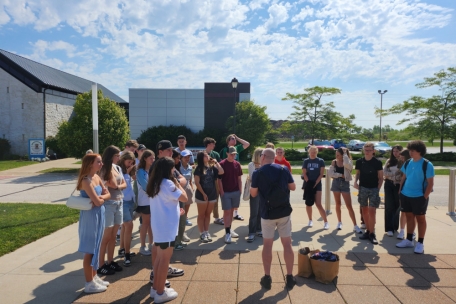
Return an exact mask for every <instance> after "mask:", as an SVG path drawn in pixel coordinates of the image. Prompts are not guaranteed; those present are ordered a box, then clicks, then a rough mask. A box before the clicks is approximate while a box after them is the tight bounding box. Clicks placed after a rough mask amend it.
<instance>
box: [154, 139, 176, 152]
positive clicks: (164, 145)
mask: <svg viewBox="0 0 456 304" xmlns="http://www.w3.org/2000/svg"><path fill="white" fill-rule="evenodd" d="M172 147H173V145H172V144H171V142H170V141H169V140H160V141H159V142H158V143H157V151H159V150H166V149H169V148H172Z"/></svg>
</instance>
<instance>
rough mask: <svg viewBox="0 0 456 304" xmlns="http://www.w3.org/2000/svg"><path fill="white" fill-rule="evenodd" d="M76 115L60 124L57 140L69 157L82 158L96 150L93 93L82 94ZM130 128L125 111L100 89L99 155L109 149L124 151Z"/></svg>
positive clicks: (78, 101) (75, 108)
mask: <svg viewBox="0 0 456 304" xmlns="http://www.w3.org/2000/svg"><path fill="white" fill-rule="evenodd" d="M73 111H74V112H73V116H72V117H71V118H70V120H69V121H65V122H63V123H61V125H60V127H59V131H58V132H57V135H56V138H57V142H58V147H59V148H60V149H61V150H62V151H63V152H64V153H65V154H66V155H68V156H72V157H78V158H82V157H83V156H84V154H85V151H87V150H88V149H92V148H93V131H92V130H93V128H92V92H86V93H83V94H79V95H78V96H77V98H76V102H75V104H74V109H73ZM129 134H130V127H129V126H128V119H127V116H126V115H125V110H124V109H123V108H121V107H120V106H119V105H118V104H117V103H115V102H114V101H112V100H111V99H109V98H107V97H104V96H103V92H102V91H101V90H98V138H99V139H98V142H99V148H100V152H103V150H104V149H105V148H106V147H107V146H109V145H116V146H118V147H119V148H121V149H122V148H123V147H124V145H125V143H126V142H127V140H128V139H129Z"/></svg>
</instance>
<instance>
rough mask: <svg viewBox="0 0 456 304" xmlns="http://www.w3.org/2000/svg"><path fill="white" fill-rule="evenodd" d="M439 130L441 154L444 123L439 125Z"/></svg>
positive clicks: (441, 150)
mask: <svg viewBox="0 0 456 304" xmlns="http://www.w3.org/2000/svg"><path fill="white" fill-rule="evenodd" d="M441 125H442V126H441V128H440V153H443V136H444V132H443V131H444V130H445V123H444V122H442V123H441Z"/></svg>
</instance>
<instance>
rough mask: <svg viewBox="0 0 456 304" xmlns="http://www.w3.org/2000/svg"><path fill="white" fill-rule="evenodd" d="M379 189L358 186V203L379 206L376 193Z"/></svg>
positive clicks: (364, 205)
mask: <svg viewBox="0 0 456 304" xmlns="http://www.w3.org/2000/svg"><path fill="white" fill-rule="evenodd" d="M379 191H380V190H378V188H365V187H361V186H360V187H359V193H358V203H359V204H360V205H361V207H374V208H378V207H379V206H380V195H378V193H379Z"/></svg>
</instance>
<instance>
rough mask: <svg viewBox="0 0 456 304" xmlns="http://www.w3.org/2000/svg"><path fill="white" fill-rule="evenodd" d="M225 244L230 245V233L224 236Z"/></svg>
mask: <svg viewBox="0 0 456 304" xmlns="http://www.w3.org/2000/svg"><path fill="white" fill-rule="evenodd" d="M225 243H226V244H231V234H230V233H227V234H226V235H225Z"/></svg>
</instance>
